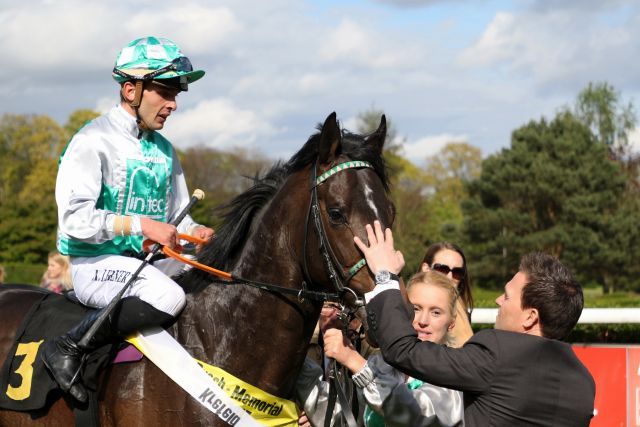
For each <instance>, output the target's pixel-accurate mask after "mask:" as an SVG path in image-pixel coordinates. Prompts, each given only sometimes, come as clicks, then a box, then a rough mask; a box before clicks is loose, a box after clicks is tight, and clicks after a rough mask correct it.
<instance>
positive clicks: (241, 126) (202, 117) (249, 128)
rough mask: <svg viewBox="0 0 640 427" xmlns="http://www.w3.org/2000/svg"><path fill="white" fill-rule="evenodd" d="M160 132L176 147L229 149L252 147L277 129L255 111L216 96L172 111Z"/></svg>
mask: <svg viewBox="0 0 640 427" xmlns="http://www.w3.org/2000/svg"><path fill="white" fill-rule="evenodd" d="M162 133H163V134H164V135H165V136H166V137H167V138H168V139H169V140H170V141H172V142H173V143H174V144H175V145H176V146H177V147H180V148H188V147H191V146H195V145H204V146H209V147H216V148H232V147H252V146H254V145H255V143H256V142H257V141H258V140H259V139H263V138H266V137H270V136H273V135H274V134H276V133H277V129H275V128H274V127H273V126H272V125H271V124H269V123H268V122H266V121H265V120H264V118H262V117H261V116H260V115H259V114H257V113H256V112H254V111H251V110H246V109H242V108H240V107H238V106H236V105H235V104H234V103H233V102H232V101H230V100H229V99H224V98H218V99H212V100H207V101H202V102H200V103H198V104H197V105H195V106H194V107H193V108H189V109H187V110H186V111H180V110H178V111H176V112H175V113H173V114H172V116H171V117H170V118H169V120H168V121H167V125H166V126H165V128H164V130H163V131H162Z"/></svg>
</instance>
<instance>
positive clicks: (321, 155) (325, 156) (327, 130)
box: [318, 111, 342, 164]
mask: <svg viewBox="0 0 640 427" xmlns="http://www.w3.org/2000/svg"><path fill="white" fill-rule="evenodd" d="M341 139H342V136H341V134H340V127H339V126H338V121H337V120H336V112H335V111H334V112H333V113H331V114H329V117H327V119H326V120H325V121H324V124H323V125H322V130H321V131H320V143H319V147H318V159H319V161H320V164H326V163H329V162H331V161H333V159H335V158H336V152H338V151H339V148H340V141H341Z"/></svg>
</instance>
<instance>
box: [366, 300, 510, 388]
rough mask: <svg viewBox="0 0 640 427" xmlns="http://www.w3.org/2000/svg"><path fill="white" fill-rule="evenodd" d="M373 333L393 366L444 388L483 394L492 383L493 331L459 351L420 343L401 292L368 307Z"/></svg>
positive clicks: (493, 360) (494, 362)
mask: <svg viewBox="0 0 640 427" xmlns="http://www.w3.org/2000/svg"><path fill="white" fill-rule="evenodd" d="M367 313H368V324H369V328H370V333H373V337H374V339H375V340H376V341H377V342H378V344H379V345H380V350H381V352H382V355H383V357H384V359H385V360H386V361H387V363H389V364H390V365H392V366H394V367H396V368H397V369H399V370H400V371H402V372H404V373H406V374H409V375H411V376H412V377H414V378H417V379H420V380H422V381H426V382H428V383H430V384H434V385H438V386H441V387H447V388H452V389H456V390H463V391H467V392H472V393H473V392H480V391H483V390H485V389H486V388H487V387H488V385H489V384H490V383H491V380H492V378H493V376H494V375H498V374H499V373H498V372H495V366H496V364H497V362H498V361H497V357H498V356H497V355H498V351H497V349H498V344H497V340H496V338H495V335H494V334H493V333H492V331H481V332H479V333H477V334H476V335H474V336H473V337H472V338H471V340H469V341H468V342H467V344H465V345H464V347H462V348H459V349H454V348H449V347H446V346H443V345H439V344H435V343H431V342H428V341H424V342H423V341H420V340H419V339H418V336H417V334H416V332H415V330H414V329H413V326H412V325H411V322H412V320H413V312H412V311H409V310H408V308H407V306H406V305H405V303H404V300H403V299H402V296H401V294H400V291H398V290H387V291H384V292H382V293H380V294H379V295H377V296H375V297H374V298H373V299H372V300H371V301H370V302H369V303H368V304H367Z"/></svg>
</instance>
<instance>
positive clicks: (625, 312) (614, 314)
mask: <svg viewBox="0 0 640 427" xmlns="http://www.w3.org/2000/svg"><path fill="white" fill-rule="evenodd" d="M496 314H498V309H497V308H476V309H474V310H473V313H471V323H491V324H493V323H495V321H496ZM578 323H640V308H585V309H584V310H582V315H581V316H580V320H578Z"/></svg>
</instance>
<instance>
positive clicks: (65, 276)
mask: <svg viewBox="0 0 640 427" xmlns="http://www.w3.org/2000/svg"><path fill="white" fill-rule="evenodd" d="M40 287H41V288H45V289H48V290H50V291H52V292H55V293H57V294H61V293H62V292H63V291H68V290H69V289H71V288H72V287H73V286H72V285H71V266H70V263H69V257H68V256H65V255H61V254H60V253H58V252H55V251H54V252H50V253H49V263H48V266H47V270H46V271H45V272H44V274H43V275H42V281H41V282H40Z"/></svg>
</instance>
